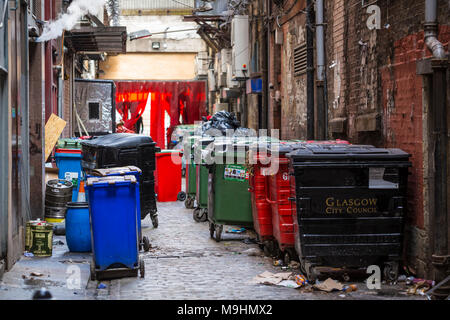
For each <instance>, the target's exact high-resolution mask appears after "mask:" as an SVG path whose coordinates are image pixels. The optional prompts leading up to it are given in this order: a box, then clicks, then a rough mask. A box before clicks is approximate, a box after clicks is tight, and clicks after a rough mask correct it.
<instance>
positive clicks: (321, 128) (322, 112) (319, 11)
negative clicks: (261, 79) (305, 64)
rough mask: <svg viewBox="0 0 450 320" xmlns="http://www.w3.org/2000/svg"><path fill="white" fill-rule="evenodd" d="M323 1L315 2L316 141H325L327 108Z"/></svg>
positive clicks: (317, 0)
mask: <svg viewBox="0 0 450 320" xmlns="http://www.w3.org/2000/svg"><path fill="white" fill-rule="evenodd" d="M323 17H324V9H323V0H316V52H317V53H316V54H317V81H316V86H317V139H318V140H325V139H326V131H327V130H326V129H327V128H326V123H327V116H328V110H327V109H328V108H327V106H326V104H325V95H326V94H327V93H326V91H325V88H326V86H325V83H326V77H325V35H324V18H323Z"/></svg>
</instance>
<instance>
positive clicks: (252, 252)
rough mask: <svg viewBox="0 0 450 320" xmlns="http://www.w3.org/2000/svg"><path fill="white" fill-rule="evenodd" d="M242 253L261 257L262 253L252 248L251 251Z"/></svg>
mask: <svg viewBox="0 0 450 320" xmlns="http://www.w3.org/2000/svg"><path fill="white" fill-rule="evenodd" d="M242 253H245V254H246V255H248V256H259V255H261V251H260V250H258V249H257V248H250V249H247V250H245V251H243V252H242Z"/></svg>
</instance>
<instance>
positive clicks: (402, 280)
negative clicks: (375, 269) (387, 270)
mask: <svg viewBox="0 0 450 320" xmlns="http://www.w3.org/2000/svg"><path fill="white" fill-rule="evenodd" d="M397 281H398V282H406V275H404V274H402V275H399V276H398V278H397Z"/></svg>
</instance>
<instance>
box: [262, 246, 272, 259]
mask: <svg viewBox="0 0 450 320" xmlns="http://www.w3.org/2000/svg"><path fill="white" fill-rule="evenodd" d="M263 250H264V255H265V256H266V257H270V256H271V255H272V252H271V250H270V248H269V246H268V245H267V244H264V245H263Z"/></svg>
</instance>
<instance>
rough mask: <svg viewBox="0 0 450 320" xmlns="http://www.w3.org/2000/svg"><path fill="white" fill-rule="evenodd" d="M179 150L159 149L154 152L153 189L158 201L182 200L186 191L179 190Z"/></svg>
mask: <svg viewBox="0 0 450 320" xmlns="http://www.w3.org/2000/svg"><path fill="white" fill-rule="evenodd" d="M181 154H182V152H181V151H180V150H161V152H158V153H156V154H155V157H156V171H155V191H156V194H157V199H158V201H159V202H169V201H177V200H180V201H184V200H185V199H186V193H185V192H183V191H181Z"/></svg>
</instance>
